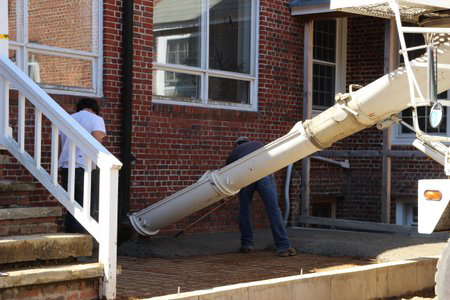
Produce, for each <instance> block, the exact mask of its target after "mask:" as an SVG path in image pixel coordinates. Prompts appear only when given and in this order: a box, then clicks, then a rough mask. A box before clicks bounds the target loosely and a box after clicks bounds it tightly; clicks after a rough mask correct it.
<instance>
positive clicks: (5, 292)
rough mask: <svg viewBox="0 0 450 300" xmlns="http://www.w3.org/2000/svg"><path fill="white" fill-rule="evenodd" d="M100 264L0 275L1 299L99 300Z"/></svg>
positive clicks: (51, 267)
mask: <svg viewBox="0 0 450 300" xmlns="http://www.w3.org/2000/svg"><path fill="white" fill-rule="evenodd" d="M102 275H103V266H102V265H101V264H100V263H89V264H77V265H58V266H48V267H41V268H33V269H24V270H13V271H3V272H2V273H0V299H24V298H26V299H99V298H101V297H99V289H100V286H99V280H98V278H101V277H102Z"/></svg>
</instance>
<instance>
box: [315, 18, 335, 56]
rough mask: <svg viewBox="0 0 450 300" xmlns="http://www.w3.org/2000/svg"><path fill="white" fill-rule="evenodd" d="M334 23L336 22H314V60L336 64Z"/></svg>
mask: <svg viewBox="0 0 450 300" xmlns="http://www.w3.org/2000/svg"><path fill="white" fill-rule="evenodd" d="M336 22H337V21H336V20H320V21H314V37H313V39H314V46H313V58H314V59H316V60H321V61H326V62H333V63H334V62H336V24H337V23H336Z"/></svg>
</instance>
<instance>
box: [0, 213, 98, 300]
mask: <svg viewBox="0 0 450 300" xmlns="http://www.w3.org/2000/svg"><path fill="white" fill-rule="evenodd" d="M61 214H62V209H61V208H60V207H8V208H3V209H0V233H2V234H3V236H1V237H0V299H98V298H99V291H100V286H101V282H100V280H99V279H100V278H101V277H102V276H103V267H102V265H101V264H99V263H98V262H92V260H94V261H97V259H91V258H92V249H93V240H92V237H91V236H90V235H85V234H71V233H70V234H69V233H57V225H56V221H57V220H59V219H60V217H61ZM3 227H7V228H9V229H8V230H6V231H5V230H3V231H2V228H3ZM34 231H39V232H40V233H39V234H33V233H34ZM11 232H17V234H14V235H11ZM24 233H29V234H24ZM86 258H88V261H90V263H81V261H83V260H85V261H86Z"/></svg>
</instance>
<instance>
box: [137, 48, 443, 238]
mask: <svg viewBox="0 0 450 300" xmlns="http://www.w3.org/2000/svg"><path fill="white" fill-rule="evenodd" d="M426 61H427V59H426V57H422V58H418V59H416V60H414V61H413V62H411V66H412V69H413V70H414V72H415V74H416V78H417V81H418V82H419V85H421V89H426V86H425V85H426V82H427V75H428V72H427V63H426ZM439 63H442V64H450V45H449V44H448V43H446V44H443V45H441V46H440V47H439ZM438 81H439V85H438V86H439V91H438V92H443V91H445V90H448V89H450V69H449V68H442V69H440V72H439V76H438ZM408 106H409V93H408V78H407V75H406V71H405V69H404V68H399V69H397V70H395V71H393V72H391V73H389V74H386V75H385V76H383V77H381V78H380V79H378V80H376V81H374V82H372V83H371V84H369V85H367V86H365V87H363V88H361V89H360V90H358V91H356V92H352V93H350V94H346V95H341V96H340V97H339V98H338V103H337V104H335V105H334V106H332V107H331V108H329V109H327V110H326V111H324V112H322V113H321V114H319V115H318V116H316V117H315V118H313V119H311V120H307V121H305V122H304V123H302V122H299V123H297V124H296V125H295V126H294V128H293V129H292V130H291V131H290V132H289V133H288V134H287V135H285V136H283V137H281V138H279V139H278V140H276V141H274V142H272V143H270V144H268V145H266V146H265V147H264V148H261V149H259V150H258V151H256V152H253V153H251V154H249V155H247V156H246V157H243V158H242V159H240V160H238V161H236V162H234V163H233V164H230V165H228V166H226V167H224V168H222V169H219V170H216V171H213V172H210V173H209V172H208V173H207V174H205V175H204V176H203V177H202V178H201V179H200V180H199V181H198V182H197V183H195V184H193V185H191V186H190V187H187V188H185V189H184V190H181V191H180V192H178V193H176V194H174V195H171V196H169V197H168V198H166V199H164V200H162V201H160V202H157V203H155V204H154V205H152V206H150V207H148V208H146V209H144V210H142V211H140V212H137V213H133V214H131V215H130V220H131V223H132V224H133V226H134V228H135V229H136V230H137V231H138V232H139V233H141V234H143V235H149V234H155V233H157V232H158V231H159V229H161V228H163V227H165V226H167V225H169V224H172V223H174V222H176V221H178V220H179V219H181V218H183V217H186V216H188V215H190V214H192V213H193V212H196V211H198V210H200V209H202V208H204V207H206V206H209V205H211V204H213V203H214V202H216V201H219V200H220V199H222V198H224V197H226V196H231V195H234V194H236V193H237V192H239V190H240V189H241V188H243V187H245V186H247V185H248V184H250V183H253V182H255V181H257V180H259V179H261V178H262V177H264V176H267V175H269V174H271V173H273V172H275V171H278V170H280V169H281V168H284V167H286V166H287V165H289V164H291V163H293V162H295V161H298V160H300V159H302V158H304V157H306V156H308V155H310V154H312V153H314V152H316V151H319V150H321V149H325V148H327V147H330V146H331V145H332V144H333V143H335V142H336V141H339V140H341V139H343V138H345V137H347V136H349V135H352V134H354V133H356V132H358V131H361V130H363V129H365V128H368V127H370V126H372V125H374V124H376V123H377V122H380V121H382V120H385V119H387V118H389V117H390V116H391V115H393V114H396V113H399V112H401V111H402V110H404V109H406V108H407V107H408Z"/></svg>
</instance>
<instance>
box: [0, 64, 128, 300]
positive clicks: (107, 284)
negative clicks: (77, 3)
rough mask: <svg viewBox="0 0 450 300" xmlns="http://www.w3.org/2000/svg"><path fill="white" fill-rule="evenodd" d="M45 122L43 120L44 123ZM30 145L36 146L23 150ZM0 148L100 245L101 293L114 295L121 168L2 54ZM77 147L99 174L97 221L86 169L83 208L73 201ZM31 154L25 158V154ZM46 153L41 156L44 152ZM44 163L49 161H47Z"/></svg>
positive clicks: (88, 170)
mask: <svg viewBox="0 0 450 300" xmlns="http://www.w3.org/2000/svg"><path fill="white" fill-rule="evenodd" d="M10 84H12V86H14V88H15V89H17V91H18V105H17V106H18V109H17V127H18V130H17V133H15V134H11V131H10V128H9V122H10V121H9V118H10V114H11V113H12V112H13V111H14V109H12V108H11V107H10V105H9V85H10ZM30 108H33V109H34V130H33V131H34V137H33V135H30V133H27V132H26V126H25V125H26V118H27V117H28V118H29V117H30V116H29V115H28V114H27V112H29V110H30ZM43 117H45V119H43ZM47 121H50V123H51V132H50V133H48V132H46V131H45V130H44V131H43V123H46V122H47ZM59 131H61V132H63V133H64V134H65V135H66V136H67V138H68V140H70V143H71V144H70V145H71V146H70V147H69V149H70V150H69V171H68V173H69V176H68V186H67V190H66V189H64V188H63V187H62V186H61V185H60V184H58V155H59V154H58V144H59V141H58V132H59ZM25 138H27V140H29V139H30V140H34V142H33V143H34V145H26V144H25V142H26V139H25ZM49 139H51V155H50V158H49V160H50V162H49V163H47V164H45V163H44V164H43V163H42V161H43V159H44V160H45V158H47V157H43V156H42V142H43V141H46V140H49ZM0 145H3V146H4V147H5V148H6V149H7V150H8V151H9V152H10V153H11V154H12V155H14V157H15V158H16V159H17V160H18V161H19V162H20V163H21V164H22V165H23V166H25V167H26V168H27V169H28V170H29V171H30V172H31V174H33V176H34V177H35V178H36V179H37V180H39V182H40V183H41V184H42V185H43V186H44V187H45V188H46V189H47V190H48V191H49V192H50V193H51V194H52V195H53V196H54V197H55V198H56V199H57V200H58V201H59V202H60V203H61V204H62V205H64V207H65V208H66V209H67V210H68V211H69V213H71V214H72V215H73V216H74V217H75V218H76V219H77V221H78V222H79V223H80V224H81V225H82V226H83V227H84V228H85V229H86V230H87V231H88V232H89V233H90V234H91V235H92V236H93V237H94V238H95V239H96V240H97V241H98V243H99V262H100V263H101V264H103V268H104V286H103V287H104V288H103V294H104V296H106V298H108V299H114V298H115V296H116V269H117V255H116V254H117V249H116V247H117V207H118V205H117V194H118V173H119V169H120V168H121V166H122V163H121V162H120V161H119V160H117V159H116V158H115V157H114V156H113V155H112V154H111V153H110V152H109V151H108V150H106V148H105V147H103V146H102V145H101V144H100V143H99V142H98V141H97V140H96V139H95V138H94V137H92V136H91V134H89V133H88V132H87V131H86V130H85V129H84V128H83V127H82V126H81V125H79V124H78V123H77V122H75V121H74V119H73V118H72V117H71V116H70V115H69V114H68V113H67V112H66V111H65V110H64V109H62V108H61V107H60V106H59V105H58V104H57V103H56V102H55V101H54V100H53V99H52V98H51V97H50V96H49V95H48V94H47V93H45V92H44V91H43V90H42V89H41V88H40V87H39V86H38V85H37V84H36V83H34V82H33V81H32V80H31V79H30V78H29V77H28V76H27V75H26V74H25V73H23V72H22V71H21V70H20V69H19V68H18V67H17V66H16V65H15V64H14V63H13V62H11V61H10V60H9V59H8V58H7V57H5V56H2V55H0ZM76 147H78V148H80V150H81V151H83V153H85V155H86V157H87V160H88V161H87V164H86V165H88V166H91V165H92V164H91V163H90V162H92V163H94V164H95V165H96V166H97V167H98V169H99V170H100V176H99V177H100V180H99V216H98V222H97V221H96V220H95V219H94V218H93V217H92V216H91V209H90V207H91V197H90V182H91V180H90V179H91V171H92V169H91V168H90V167H88V168H87V170H85V173H84V175H85V176H84V186H85V189H84V191H85V192H84V198H83V205H80V204H78V203H77V202H76V201H75V199H74V187H75V184H74V179H75V176H74V173H75V149H76ZM28 148H31V149H33V154H32V155H31V154H29V153H28V152H27V149H28ZM44 154H45V153H44ZM47 161H48V159H47Z"/></svg>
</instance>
